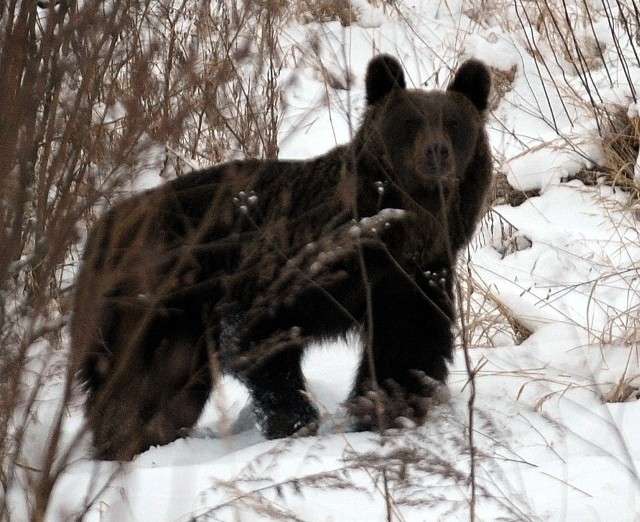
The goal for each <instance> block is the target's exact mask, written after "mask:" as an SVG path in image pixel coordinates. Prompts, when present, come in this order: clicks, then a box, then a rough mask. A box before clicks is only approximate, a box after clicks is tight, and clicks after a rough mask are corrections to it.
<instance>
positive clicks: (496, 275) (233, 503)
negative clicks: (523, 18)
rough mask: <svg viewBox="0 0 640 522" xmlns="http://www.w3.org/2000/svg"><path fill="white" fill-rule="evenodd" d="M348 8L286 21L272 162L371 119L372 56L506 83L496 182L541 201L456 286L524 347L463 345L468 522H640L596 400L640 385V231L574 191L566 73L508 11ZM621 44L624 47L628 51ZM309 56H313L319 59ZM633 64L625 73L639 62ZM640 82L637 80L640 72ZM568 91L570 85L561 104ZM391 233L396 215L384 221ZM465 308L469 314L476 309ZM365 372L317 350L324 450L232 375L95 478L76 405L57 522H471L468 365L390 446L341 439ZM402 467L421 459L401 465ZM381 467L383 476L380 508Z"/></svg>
mask: <svg viewBox="0 0 640 522" xmlns="http://www.w3.org/2000/svg"><path fill="white" fill-rule="evenodd" d="M353 5H354V9H355V10H356V12H357V14H358V18H357V20H356V22H355V23H354V24H353V25H352V26H349V27H346V28H345V27H342V26H341V25H340V24H339V23H338V22H329V23H325V24H317V23H310V24H308V25H298V24H296V23H293V22H292V24H291V27H288V28H287V30H286V32H285V34H284V36H283V39H284V41H283V56H285V57H286V63H285V67H284V69H283V71H282V74H281V77H280V80H281V82H282V83H283V85H286V86H287V89H286V91H285V92H284V94H283V104H284V107H285V112H284V115H283V119H282V125H281V129H280V147H281V149H280V151H281V157H282V158H307V157H310V156H313V155H315V154H319V153H322V152H324V151H326V150H328V149H330V148H332V147H334V146H335V145H336V144H339V143H345V142H346V141H348V140H349V137H350V133H351V131H352V129H353V128H354V126H355V125H356V124H357V122H358V121H359V120H360V117H361V115H362V104H363V101H364V93H363V80H364V70H365V68H366V64H367V61H368V60H369V58H370V57H371V56H372V55H373V54H374V53H377V52H388V53H390V54H393V55H395V56H398V57H399V59H400V60H401V61H402V63H403V65H404V66H405V67H406V70H407V78H408V82H409V83H410V84H413V85H415V86H419V85H426V86H427V87H428V88H436V87H443V86H445V85H446V82H447V79H448V77H449V76H448V75H449V70H450V69H451V68H453V67H454V66H455V64H456V63H458V62H459V61H460V60H459V59H458V57H459V56H462V57H477V58H479V59H482V60H484V61H486V62H487V63H488V64H489V65H491V66H492V67H495V68H497V69H499V70H501V71H509V70H512V69H513V70H514V71H515V75H514V80H513V83H512V85H511V86H510V89H509V90H508V91H507V92H506V93H505V95H504V97H503V98H502V99H501V100H500V102H499V104H498V105H497V106H496V107H495V108H494V109H493V110H492V113H491V114H490V115H489V120H488V127H489V135H490V139H491V143H492V147H493V149H494V153H495V158H496V167H497V169H498V170H499V171H500V172H503V173H504V174H506V175H507V178H508V180H509V182H510V184H511V185H512V186H513V187H516V188H519V189H521V190H532V189H537V190H539V191H540V195H539V196H537V197H532V198H530V199H528V200H527V201H525V203H523V204H522V205H520V206H518V207H510V206H506V205H502V206H498V207H495V208H494V209H493V213H494V214H493V216H494V217H495V218H496V219H497V221H499V222H501V223H509V224H511V225H512V226H513V227H515V230H516V231H517V232H515V236H514V238H515V239H514V244H516V245H517V247H516V248H514V249H502V250H501V249H500V247H501V245H502V244H503V243H504V238H503V237H502V236H501V234H502V232H501V231H500V230H498V228H499V227H493V228H492V227H488V225H487V223H486V222H485V223H484V224H483V227H484V228H482V229H481V230H480V231H479V233H478V238H480V240H479V241H476V242H474V243H473V247H472V248H471V249H470V253H469V261H468V266H465V271H466V269H467V268H468V270H469V271H470V273H472V275H473V277H474V280H475V281H476V283H477V284H478V285H479V286H481V287H483V288H481V290H484V291H485V292H486V293H487V294H490V295H491V296H492V298H493V299H494V300H495V301H497V302H499V303H500V306H501V307H503V308H504V309H505V310H506V311H507V312H508V314H509V315H510V316H511V317H513V318H514V319H515V320H517V321H518V322H519V323H520V324H522V325H524V327H526V328H527V329H528V330H529V331H530V333H531V335H530V336H529V337H528V338H527V339H526V340H524V341H523V342H522V343H521V344H519V345H516V344H515V341H514V339H513V337H512V336H510V335H507V334H505V332H504V329H503V330H500V331H496V332H492V331H491V332H489V333H488V334H487V335H484V336H483V335H477V336H476V338H473V339H472V341H473V343H472V346H471V348H470V349H469V355H470V361H471V367H472V368H475V369H477V374H476V379H475V380H476V386H477V390H476V399H475V410H474V419H475V432H474V437H475V444H476V447H477V457H476V458H477V461H476V481H477V487H478V497H477V501H476V502H477V505H476V516H477V519H478V520H497V519H505V520H540V521H542V520H544V521H565V520H568V521H591V520H592V521H602V520H616V521H634V520H635V521H637V520H640V474H639V469H638V468H639V466H640V437H639V436H638V433H640V401H638V400H629V401H628V402H605V400H604V398H605V397H609V396H611V394H612V393H613V392H615V390H616V388H619V387H620V386H619V385H620V384H621V383H626V384H628V385H630V386H636V387H637V386H640V370H639V368H640V360H639V358H640V355H639V353H638V350H637V343H636V340H637V338H638V324H637V317H638V311H639V309H640V278H639V277H638V273H637V269H636V267H637V266H638V262H639V260H640V237H639V234H638V223H637V218H636V212H635V209H634V205H633V204H632V202H628V201H626V196H625V195H624V194H623V193H621V192H619V191H616V190H614V189H612V188H609V187H606V186H595V187H586V186H584V185H583V184H582V183H581V182H579V181H575V180H574V181H569V182H567V180H568V179H570V178H571V177H572V176H573V175H574V174H575V173H576V172H577V171H579V170H580V169H582V168H584V167H589V166H592V165H594V164H598V163H600V162H601V160H602V158H601V151H600V147H599V143H598V141H597V134H596V131H595V129H596V126H595V123H594V118H593V111H592V109H590V107H589V105H588V103H586V102H585V100H587V98H586V94H585V92H584V87H583V86H582V84H581V83H580V82H579V81H578V78H577V76H576V72H575V70H573V68H572V67H566V68H565V67H562V65H563V64H562V63H558V61H556V59H555V58H554V57H553V55H552V53H551V50H550V48H548V47H545V46H543V45H541V46H540V48H539V49H538V50H539V52H540V53H543V55H544V56H546V60H545V63H546V64H547V65H548V68H539V67H538V66H536V63H535V62H534V59H533V58H532V56H531V55H530V54H529V52H528V51H527V49H526V39H525V38H524V36H523V34H522V33H521V31H520V32H519V31H518V30H517V28H518V21H517V18H516V14H515V13H514V11H513V9H507V10H506V11H505V12H502V13H500V18H498V17H497V15H496V18H493V19H492V18H487V19H486V20H485V21H484V23H477V22H476V21H474V20H472V19H471V18H470V17H469V16H467V14H465V11H464V9H463V7H464V6H463V3H462V2H448V3H443V2H433V1H426V0H425V1H398V2H395V3H394V7H393V8H391V7H389V6H387V8H386V9H382V8H381V7H373V6H371V5H370V4H369V3H367V2H365V1H364V0H358V1H357V2H354V3H353ZM595 16H597V13H594V17H595ZM505 20H506V21H507V22H508V23H507V24H505ZM594 30H595V31H596V33H597V37H598V39H599V41H600V42H602V43H603V45H606V52H605V55H604V57H605V58H604V59H605V60H606V61H607V68H608V70H609V71H614V72H616V68H617V67H618V65H617V61H618V57H617V55H616V54H615V53H614V52H613V51H612V49H614V46H613V36H612V34H611V31H610V29H609V26H608V25H607V24H606V20H605V19H603V18H601V19H600V20H596V23H595V25H594ZM586 37H591V38H592V35H590V34H586V33H585V38H586ZM617 37H618V38H619V43H620V44H621V45H624V42H625V41H626V40H625V37H624V34H623V33H622V32H620V33H619V34H618V36H617ZM312 39H314V40H315V41H316V42H317V43H316V44H315V45H316V47H317V51H316V52H315V54H314V53H311V52H309V47H308V45H307V44H308V42H309V41H311V40H312ZM625 52H628V53H629V61H628V63H629V64H630V65H631V64H633V63H634V62H633V60H634V58H633V56H632V54H631V48H630V47H629V49H627V50H626V51H625ZM319 63H322V64H324V66H325V67H326V68H327V70H328V71H330V72H331V73H332V74H334V75H339V74H344V75H345V76H344V78H352V79H353V82H352V84H351V89H350V90H346V89H337V90H334V89H329V88H327V85H325V83H324V81H323V78H322V75H318V74H317V71H318V68H317V66H318V64H319ZM345 71H346V72H345ZM630 73H631V75H632V78H635V79H639V78H640V67H638V65H637V64H636V65H633V66H632V67H631V71H630ZM592 75H593V81H594V82H595V83H596V84H598V85H602V92H603V93H605V98H606V100H605V101H607V102H612V101H617V102H618V103H623V104H627V107H626V108H627V110H628V111H629V113H630V114H635V113H637V112H638V107H637V105H636V104H635V103H633V97H632V95H631V93H630V90H629V86H628V84H627V83H626V80H625V78H624V75H623V74H622V73H617V72H616V74H614V80H615V84H614V85H610V84H609V83H608V81H607V80H606V73H605V70H604V69H595V70H593V71H592ZM558 83H562V88H557V89H556V88H555V87H554V86H555V85H558ZM96 117H99V118H101V119H102V121H103V122H104V123H105V124H112V123H113V122H115V121H117V119H118V118H119V117H120V111H119V108H118V107H117V106H114V107H109V108H107V107H105V112H104V114H100V115H96ZM161 157H162V154H161V151H159V150H154V151H153V154H151V155H150V156H149V158H150V164H149V166H148V175H147V176H143V177H142V178H141V179H142V180H143V181H141V183H140V185H139V186H137V187H135V188H136V189H142V188H146V187H149V186H153V185H155V184H157V183H159V182H161V181H162V180H161V179H160V178H159V177H158V172H159V170H158V169H159V166H158V161H159V159H158V158H161ZM639 165H640V164H639ZM639 169H640V167H638V165H636V173H637V172H638V170H639ZM383 217H384V218H387V219H391V218H400V217H401V216H398V215H395V214H393V211H390V213H389V214H388V215H385V216H383ZM365 225H367V223H360V224H359V226H365ZM474 302H475V303H476V305H475V307H474V305H473V304H472V305H470V307H471V309H470V312H469V313H470V314H471V315H470V316H471V318H472V319H473V317H476V316H477V317H480V314H481V313H483V311H482V310H479V308H478V305H477V303H478V301H477V300H476V301H474ZM474 314H476V315H474ZM358 356H359V346H358V340H357V339H356V338H354V337H352V336H350V337H349V338H348V339H347V341H334V342H330V343H327V344H325V345H322V346H315V347H311V348H310V349H309V350H308V353H307V356H306V358H305V364H304V370H305V375H306V376H307V380H308V390H309V394H310V395H311V397H313V399H314V401H315V402H316V404H318V406H319V408H320V410H321V412H322V418H323V421H322V425H321V427H320V435H318V436H315V437H304V438H293V439H287V440H276V441H266V440H265V439H264V438H263V437H262V436H261V435H260V433H259V431H258V430H257V428H256V427H255V425H254V422H253V421H252V419H251V416H250V415H249V414H248V413H247V412H248V400H249V399H248V394H247V391H246V390H245V389H244V387H243V386H242V385H240V384H239V383H238V382H237V381H235V380H233V379H232V378H229V377H225V378H224V379H223V380H222V382H221V384H220V386H219V387H218V388H217V390H216V391H215V393H214V395H213V396H212V398H211V400H210V402H209V404H208V406H207V408H206V410H205V413H204V414H203V416H202V418H201V419H200V421H199V423H198V425H197V427H196V428H195V429H194V430H193V433H192V434H191V435H190V436H189V437H187V438H185V439H181V440H178V441H175V442H173V443H171V444H168V445H166V446H162V447H156V448H152V449H150V450H148V451H147V452H145V453H144V454H142V455H140V456H139V457H137V458H136V459H135V460H134V461H133V462H131V463H127V464H114V463H96V462H93V461H91V460H89V459H88V454H89V444H88V441H87V437H86V436H83V437H82V438H81V440H80V441H77V440H76V439H75V436H76V434H78V433H79V432H80V430H81V426H82V407H81V403H80V401H79V400H78V401H76V402H74V403H72V404H71V405H70V406H69V407H68V408H67V413H66V415H65V425H64V434H65V442H66V444H69V445H72V446H73V459H72V462H71V464H70V465H69V466H68V467H67V468H66V469H65V471H64V473H63V474H62V475H61V477H60V479H59V480H58V482H57V483H56V486H55V490H54V493H53V496H52V502H51V505H50V508H49V510H48V512H47V516H46V519H47V520H51V521H57V520H72V519H76V517H78V516H79V514H81V513H82V512H83V506H84V505H85V504H86V503H87V499H94V497H96V500H95V502H93V504H92V507H91V508H90V510H89V511H88V512H87V513H85V514H84V519H85V520H91V521H93V520H95V521H98V520H99V521H102V522H104V521H128V520H131V521H148V520H172V521H173V520H175V521H181V520H184V521H187V520H243V521H246V520H274V519H276V518H277V517H278V516H285V515H287V516H290V517H291V519H295V520H305V521H359V520H362V521H371V520H387V519H388V516H390V517H391V519H393V520H407V521H421V520H446V521H449V520H451V521H457V520H468V519H469V512H470V508H469V498H470V487H469V483H468V480H467V478H468V473H469V469H470V457H469V448H468V445H467V442H468V439H467V434H466V432H467V428H468V426H469V412H468V399H469V393H470V386H469V382H468V381H469V376H468V371H467V368H466V366H465V361H464V356H463V353H462V351H459V352H458V353H457V355H456V360H455V363H454V364H453V366H452V376H451V380H450V384H449V390H450V396H449V397H448V399H447V400H445V401H444V402H443V403H442V404H439V405H437V406H436V407H434V411H433V412H432V414H431V415H430V419H429V421H428V422H427V423H426V424H425V425H424V426H421V427H418V428H415V429H405V430H397V431H392V432H390V433H388V434H385V435H384V436H380V435H377V434H373V433H350V432H349V431H348V428H347V427H346V426H345V424H344V422H343V421H344V412H343V411H342V410H341V406H340V404H341V403H342V401H343V400H344V399H345V398H346V396H347V394H348V391H349V387H350V383H351V379H352V376H353V374H354V371H355V368H356V364H357V360H358ZM36 367H37V365H36ZM38 371H39V370H36V372H35V373H38ZM62 391H63V390H62V385H61V382H60V381H59V380H56V377H52V378H50V384H49V385H48V386H47V388H46V394H44V395H43V396H41V397H39V399H38V400H39V402H38V406H37V411H38V413H39V415H38V420H37V422H35V423H34V424H33V425H32V427H31V428H30V429H31V432H30V434H29V436H28V438H27V444H28V445H29V447H30V448H33V451H32V452H31V453H30V455H32V457H30V460H31V461H33V463H36V462H38V456H39V455H41V451H42V445H43V444H45V443H46V442H47V440H48V430H49V425H50V423H51V422H52V419H53V418H54V415H55V412H56V411H57V408H58V407H59V398H60V397H61V395H62ZM407 452H413V454H414V455H417V456H418V457H419V459H418V462H414V461H413V460H410V461H409V462H405V463H404V464H403V463H402V459H401V457H400V456H401V455H405V454H407ZM445 463H446V465H445ZM24 464H25V466H28V465H29V462H25V463H24ZM382 470H386V473H387V474H388V477H387V478H389V477H391V479H390V481H389V482H388V484H387V486H388V487H389V491H387V492H385V481H384V480H383V474H382ZM19 487H20V485H16V486H14V488H13V490H12V491H10V492H8V495H10V496H12V497H13V498H14V499H15V501H14V502H13V503H12V505H13V509H14V515H15V516H16V519H20V517H21V514H22V513H23V511H22V510H23V509H24V506H23V500H21V499H22V498H23V495H22V494H21V492H20V491H19ZM388 499H390V502H389V503H387V500H388Z"/></svg>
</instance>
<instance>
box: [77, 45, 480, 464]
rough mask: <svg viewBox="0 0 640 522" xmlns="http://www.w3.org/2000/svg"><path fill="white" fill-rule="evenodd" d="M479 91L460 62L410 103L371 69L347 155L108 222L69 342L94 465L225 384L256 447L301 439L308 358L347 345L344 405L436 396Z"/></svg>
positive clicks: (307, 414)
mask: <svg viewBox="0 0 640 522" xmlns="http://www.w3.org/2000/svg"><path fill="white" fill-rule="evenodd" d="M489 88H490V74H489V71H488V69H487V68H486V67H485V66H484V65H483V64H482V63H481V62H478V61H476V60H470V61H467V62H465V63H464V64H463V65H462V66H461V67H460V68H459V69H458V71H457V73H456V74H455V77H454V78H453V81H452V82H451V84H450V85H449V87H448V88H447V89H446V91H424V90H420V89H408V88H407V87H406V85H405V79H404V73H403V70H402V67H401V66H400V64H399V63H398V62H397V61H396V60H395V59H394V58H392V57H390V56H387V55H381V56H377V57H375V58H374V59H372V61H371V62H370V64H369V66H368V69H367V75H366V101H367V108H366V113H365V115H364V119H363V122H362V125H361V126H360V128H359V130H358V131H357V133H356V134H355V136H354V138H353V140H352V141H351V142H350V143H348V144H346V145H344V146H339V147H336V148H335V149H333V150H331V151H329V152H328V153H326V154H324V155H322V156H319V157H317V158H315V159H310V160H308V161H254V160H246V161H235V162H230V163H225V164H222V165H218V166H214V167H211V168H208V169H205V170H201V171H197V172H193V173H190V174H188V175H185V176H182V177H180V178H177V179H175V180H173V181H170V182H168V183H166V184H164V185H162V186H160V187H158V188H155V189H152V190H149V191H146V192H143V193H140V194H137V195H134V196H133V197H131V198H129V199H127V200H124V201H122V202H121V203H118V204H116V205H115V206H113V207H112V208H111V209H110V210H109V211H108V212H106V214H105V215H104V216H103V217H102V218H101V219H100V220H99V221H98V223H97V225H96V226H95V229H94V230H93V232H92V233H91V234H90V236H89V238H88V241H87V244H86V248H85V253H84V258H83V263H82V266H81V268H80V271H79V274H78V278H77V282H76V293H75V305H74V316H73V321H72V328H71V333H72V354H73V357H74V359H75V364H76V365H77V368H78V370H79V376H80V379H81V380H82V381H83V382H84V383H85V386H86V388H87V390H88V399H87V403H86V417H87V423H88V427H89V428H91V430H92V431H93V437H94V446H95V456H96V457H97V458H102V459H130V458H132V457H133V456H134V455H135V454H137V453H139V452H141V451H143V450H145V449H147V448H149V447H150V446H152V445H157V444H164V443H168V442H170V441H172V440H174V439H176V438H177V437H179V436H181V435H182V434H183V433H184V432H185V430H187V429H188V428H190V427H191V426H192V425H193V424H194V423H195V422H196V421H197V419H198V417H199V415H200V413H201V411H202V408H203V406H204V404H205V402H206V401H207V398H208V397H209V394H210V392H211V389H212V386H213V385H214V384H215V380H216V378H217V377H218V376H219V375H220V374H221V372H225V371H228V372H232V373H233V374H235V375H236V376H238V377H239V378H240V379H241V380H242V381H243V382H244V383H245V384H246V385H247V387H248V389H249V391H250V393H251V395H252V399H253V403H254V407H255V411H256V415H257V419H258V422H259V425H260V427H261V429H262V431H263V433H264V435H265V436H266V437H269V438H278V437H285V436H288V435H291V434H294V433H296V432H300V431H302V432H310V431H312V430H313V428H314V425H315V423H316V422H317V419H318V412H317V410H316V408H315V406H314V405H313V403H312V401H311V400H310V399H309V397H308V396H307V394H306V393H305V392H304V389H305V383H304V377H303V374H302V372H301V369H300V361H301V357H302V355H303V350H304V347H305V345H306V344H307V343H308V342H309V341H310V340H312V339H318V338H324V337H331V336H337V335H340V334H343V333H345V332H347V331H348V330H350V329H354V328H355V329H357V330H359V331H360V333H361V335H362V339H363V344H364V347H365V348H364V350H363V355H362V360H361V363H360V366H359V369H358V372H357V375H356V378H355V384H354V387H353V391H352V395H351V397H350V403H351V404H357V403H358V400H359V399H362V398H364V397H366V396H367V394H369V393H370V391H371V390H376V389H380V388H379V386H382V387H384V386H387V385H389V386H392V387H393V388H394V389H396V390H402V393H405V394H407V395H408V396H409V395H411V394H417V395H424V394H425V393H427V392H426V391H425V388H424V385H423V382H422V381H423V379H421V376H425V375H426V376H428V377H430V378H432V379H435V380H437V381H441V382H445V380H446V378H447V373H448V370H447V363H448V362H449V361H450V360H451V358H452V350H453V334H452V321H453V319H454V306H453V301H454V292H453V268H454V265H455V263H456V256H457V254H458V252H459V251H460V250H461V249H462V248H463V247H464V246H465V245H467V243H468V241H469V239H470V237H471V235H472V233H473V231H474V228H475V226H476V224H477V222H478V220H479V217H480V214H481V212H482V209H483V205H484V203H485V196H486V193H487V190H488V188H489V186H490V183H491V154H490V149H489V144H488V141H487V136H486V133H485V128H484V118H483V113H484V112H485V110H486V107H487V97H488V94H489ZM356 424H357V425H358V427H360V428H369V427H373V426H374V425H376V422H375V421H372V420H371V419H369V420H362V421H361V422H360V421H358V420H356Z"/></svg>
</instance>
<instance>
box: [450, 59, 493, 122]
mask: <svg viewBox="0 0 640 522" xmlns="http://www.w3.org/2000/svg"><path fill="white" fill-rule="evenodd" d="M490 89H491V73H490V72H489V69H488V68H487V66H486V65H485V64H483V63H482V62H481V61H479V60H467V61H466V62H464V63H463V64H462V65H461V66H460V68H459V69H458V71H457V72H456V75H455V76H454V78H453V81H452V82H451V83H450V84H449V87H447V91H453V92H459V93H460V94H464V95H465V96H466V97H467V98H469V99H470V100H471V101H472V102H473V104H474V105H475V106H476V108H477V109H478V110H479V111H480V112H482V111H484V110H485V109H486V108H487V100H488V99H489V90H490Z"/></svg>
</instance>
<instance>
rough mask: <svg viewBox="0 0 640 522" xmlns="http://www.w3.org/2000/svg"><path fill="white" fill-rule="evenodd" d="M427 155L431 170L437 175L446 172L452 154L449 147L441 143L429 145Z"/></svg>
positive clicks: (426, 150)
mask: <svg viewBox="0 0 640 522" xmlns="http://www.w3.org/2000/svg"><path fill="white" fill-rule="evenodd" d="M425 154H426V158H427V165H428V166H429V170H432V171H434V172H436V173H441V172H444V171H446V169H447V162H448V161H449V156H450V154H451V153H450V150H449V145H447V144H446V143H441V142H440V143H439V142H436V143H429V144H428V145H427V146H426V149H425Z"/></svg>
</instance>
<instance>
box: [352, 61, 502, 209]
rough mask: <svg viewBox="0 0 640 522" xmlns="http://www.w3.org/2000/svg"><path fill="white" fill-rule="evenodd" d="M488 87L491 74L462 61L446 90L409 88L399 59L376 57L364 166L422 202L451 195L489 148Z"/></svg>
mask: <svg viewBox="0 0 640 522" xmlns="http://www.w3.org/2000/svg"><path fill="white" fill-rule="evenodd" d="M490 87H491V76H490V73H489V71H488V69H487V67H486V66H485V65H484V64H482V62H479V61H477V60H469V61H467V62H465V63H463V64H462V65H461V66H460V68H459V69H458V71H457V72H456V74H455V76H454V78H453V80H452V82H451V83H450V85H449V87H448V88H447V89H446V90H445V91H425V90H419V89H408V88H407V87H406V83H405V78H404V72H403V70H402V67H401V65H400V64H399V63H398V61H397V60H396V59H395V58H392V57H391V56H388V55H380V56H377V57H375V58H374V59H373V60H371V62H370V63H369V66H368V69H367V76H366V96H367V113H366V115H365V119H364V122H363V126H362V128H361V131H360V135H359V140H358V141H359V151H358V152H359V155H360V158H361V160H363V161H364V162H365V163H366V164H367V167H366V170H367V171H368V172H371V171H372V170H373V171H375V172H376V175H378V176H381V174H382V176H384V177H385V178H386V180H384V179H383V180H381V181H387V182H389V183H391V184H392V185H393V186H394V187H395V188H396V189H397V191H398V192H399V193H403V194H408V195H409V197H410V198H411V199H412V200H415V201H417V202H418V203H420V202H421V201H423V200H424V198H432V197H433V195H434V194H442V193H443V192H444V193H445V194H446V193H450V192H451V191H452V188H454V187H455V186H456V185H457V184H458V183H459V182H460V181H461V179H462V178H463V177H464V176H465V175H466V172H467V169H469V168H473V162H474V158H475V156H476V155H478V154H480V153H483V152H484V151H485V150H486V147H487V141H486V140H487V139H486V134H485V131H484V118H483V114H484V112H485V110H486V108H487V99H488V96H489V89H490ZM382 176H381V177H382Z"/></svg>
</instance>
